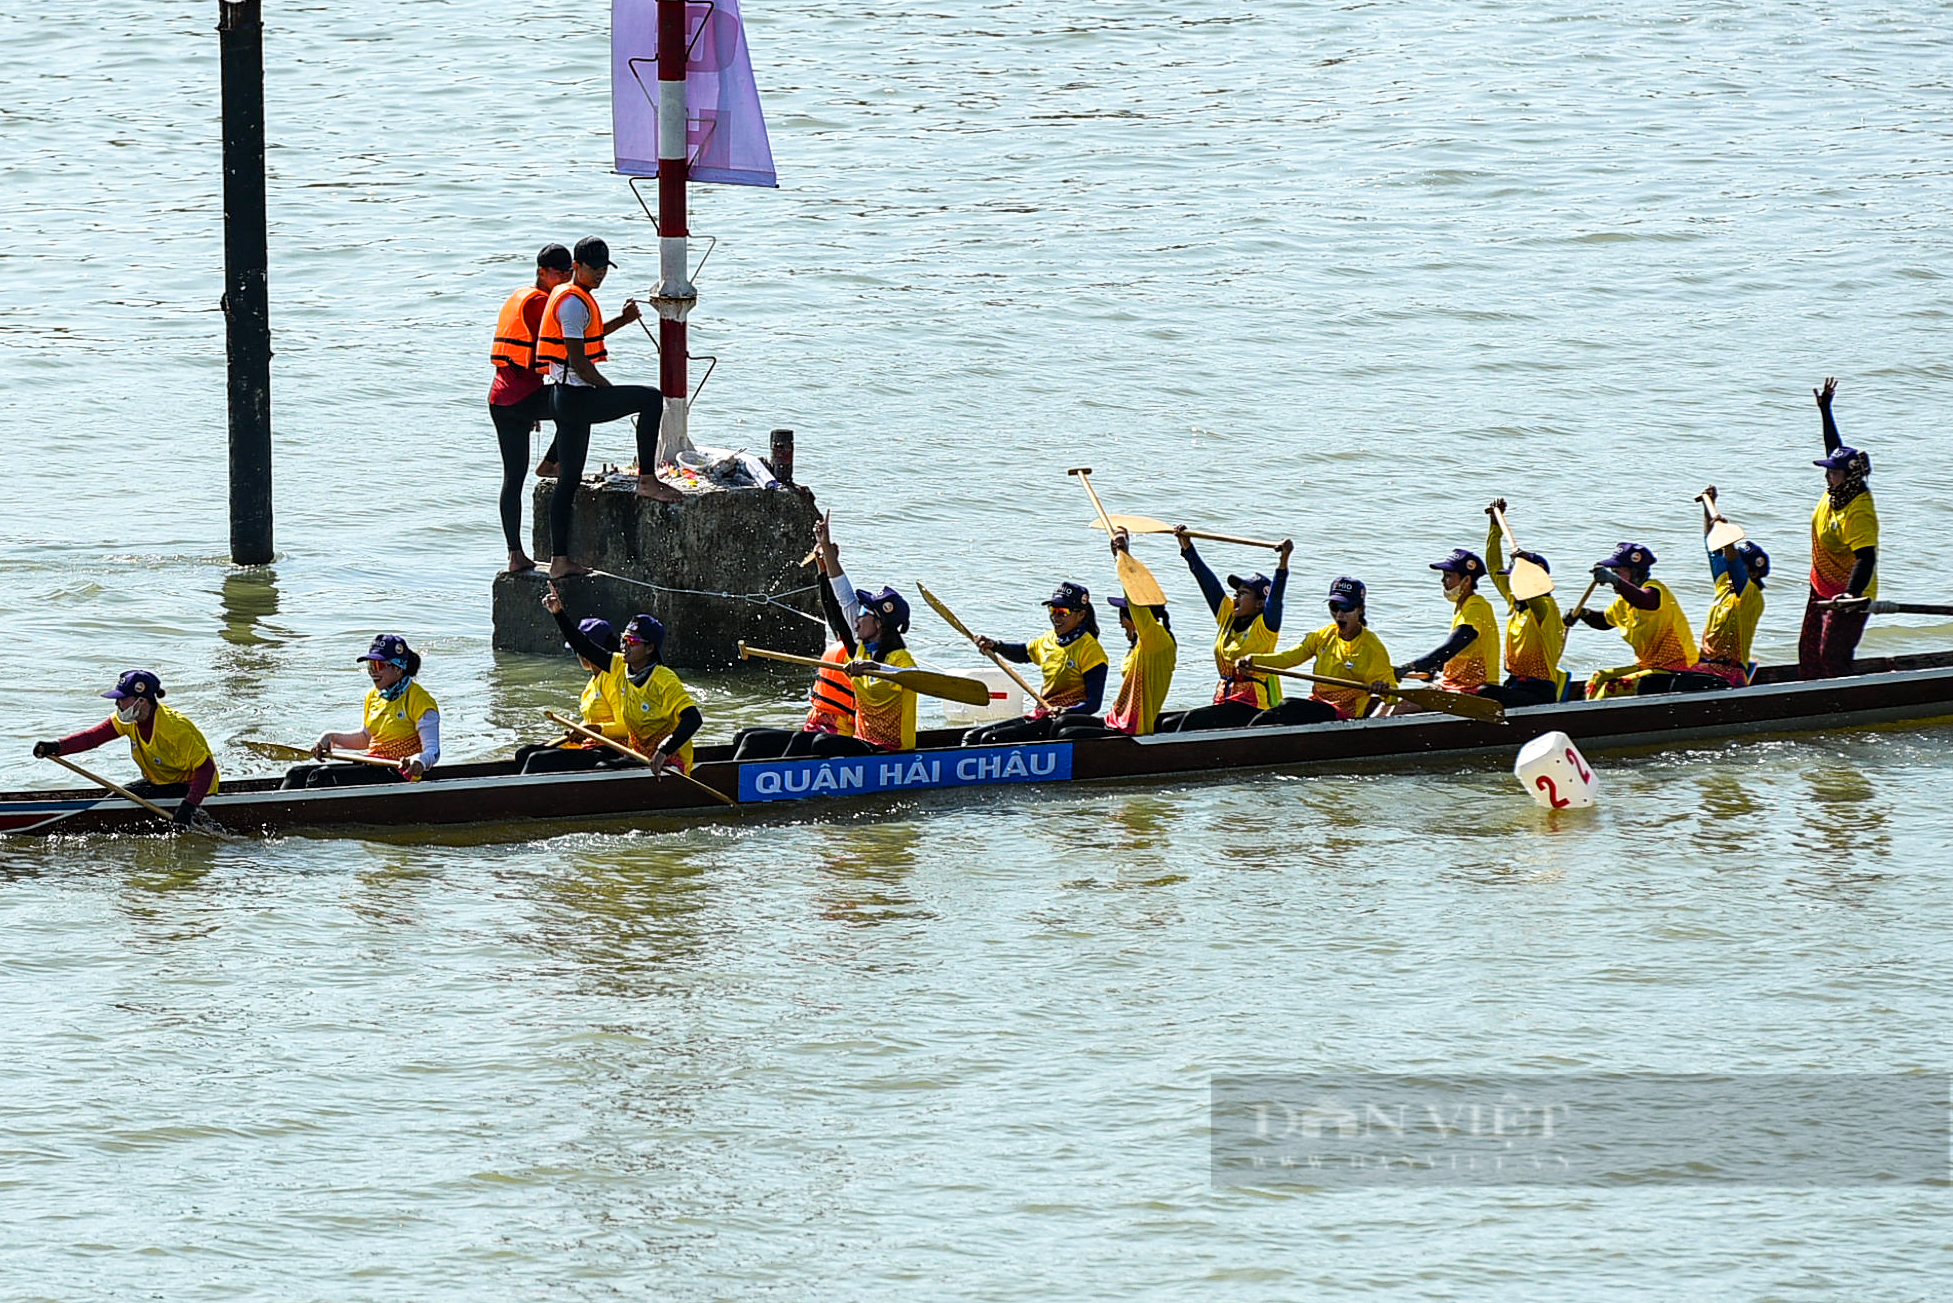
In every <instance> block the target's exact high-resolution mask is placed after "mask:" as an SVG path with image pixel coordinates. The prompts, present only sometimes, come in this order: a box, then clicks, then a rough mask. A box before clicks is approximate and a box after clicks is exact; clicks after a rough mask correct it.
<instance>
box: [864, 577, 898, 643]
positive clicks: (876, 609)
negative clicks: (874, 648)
mask: <svg viewBox="0 0 1953 1303" xmlns="http://www.w3.org/2000/svg"><path fill="white" fill-rule="evenodd" d="M854 599H855V601H857V602H860V603H861V609H862V610H863V611H865V612H866V613H867V614H869V615H872V616H874V617H875V618H876V619H877V620H880V621H881V622H882V623H883V624H886V625H891V626H893V627H894V629H895V632H897V633H907V632H908V631H909V603H908V599H907V598H905V597H903V596H902V594H900V593H898V592H896V591H895V590H894V589H893V588H890V587H889V586H888V585H886V584H883V585H882V586H881V588H879V589H877V590H876V591H875V592H872V593H871V592H869V591H868V590H867V589H865V588H857V589H855V590H854Z"/></svg>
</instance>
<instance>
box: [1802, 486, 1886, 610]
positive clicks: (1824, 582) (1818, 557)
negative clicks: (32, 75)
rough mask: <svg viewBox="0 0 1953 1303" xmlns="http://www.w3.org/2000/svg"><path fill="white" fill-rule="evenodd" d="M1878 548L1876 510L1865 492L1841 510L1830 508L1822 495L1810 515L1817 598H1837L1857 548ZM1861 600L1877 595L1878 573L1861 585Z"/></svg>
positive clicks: (1826, 499)
mask: <svg viewBox="0 0 1953 1303" xmlns="http://www.w3.org/2000/svg"><path fill="white" fill-rule="evenodd" d="M1877 546H1878V508H1876V507H1874V506H1873V505H1872V495H1871V492H1870V491H1869V490H1867V491H1866V492H1864V493H1861V494H1859V495H1858V496H1857V497H1855V498H1853V499H1852V500H1851V501H1850V502H1847V503H1845V505H1844V509H1843V510H1842V511H1840V510H1838V509H1837V508H1835V507H1833V506H1832V505H1831V495H1830V494H1829V493H1826V494H1825V495H1824V496H1823V497H1821V498H1819V499H1818V500H1817V509H1816V510H1814V511H1812V512H1811V587H1812V588H1813V589H1815V590H1816V591H1817V595H1818V596H1819V597H1838V596H1841V595H1843V593H1844V591H1845V581H1846V580H1848V579H1850V578H1851V570H1852V567H1853V566H1855V565H1857V564H1858V558H1857V557H1856V556H1855V555H1854V553H1856V552H1857V550H1858V549H1859V548H1861V547H1877ZM1860 596H1861V597H1877V596H1878V572H1877V571H1876V570H1874V571H1873V572H1872V582H1871V583H1869V584H1866V585H1865V591H1864V592H1863V593H1861V594H1860Z"/></svg>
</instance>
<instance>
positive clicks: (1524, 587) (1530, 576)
mask: <svg viewBox="0 0 1953 1303" xmlns="http://www.w3.org/2000/svg"><path fill="white" fill-rule="evenodd" d="M1506 583H1507V586H1508V587H1510V588H1511V589H1512V600H1513V601H1515V602H1530V601H1531V600H1532V599H1533V598H1535V597H1544V596H1546V594H1548V593H1550V592H1552V591H1553V576H1552V575H1550V574H1548V573H1547V572H1546V567H1545V566H1543V565H1541V564H1539V562H1537V561H1528V560H1526V559H1525V558H1524V557H1514V558H1513V559H1512V571H1511V573H1510V574H1509V575H1507V576H1506Z"/></svg>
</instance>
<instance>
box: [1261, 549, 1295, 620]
mask: <svg viewBox="0 0 1953 1303" xmlns="http://www.w3.org/2000/svg"><path fill="white" fill-rule="evenodd" d="M1294 551H1295V540H1294V539H1292V538H1285V539H1283V540H1282V545H1281V546H1280V547H1278V548H1276V549H1275V580H1274V582H1273V583H1272V584H1270V585H1269V587H1268V600H1267V601H1265V602H1263V603H1262V604H1261V622H1262V623H1263V624H1265V625H1267V626H1268V628H1269V631H1270V632H1272V633H1279V632H1280V631H1281V628H1282V594H1284V593H1286V592H1287V591H1288V558H1289V554H1290V553H1292V552H1294Z"/></svg>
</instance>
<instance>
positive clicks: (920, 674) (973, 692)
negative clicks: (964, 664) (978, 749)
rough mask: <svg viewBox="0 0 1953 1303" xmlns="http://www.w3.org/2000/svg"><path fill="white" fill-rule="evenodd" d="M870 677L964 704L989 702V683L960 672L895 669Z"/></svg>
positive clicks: (971, 704)
mask: <svg viewBox="0 0 1953 1303" xmlns="http://www.w3.org/2000/svg"><path fill="white" fill-rule="evenodd" d="M870 677H872V678H877V679H887V680H889V681H890V682H892V683H899V684H901V685H902V686H903V687H905V688H907V689H908V690H909V691H910V692H916V693H920V694H921V695H923V696H925V697H941V698H942V699H943V700H945V701H960V702H962V703H963V704H964V705H966V706H987V705H989V704H990V685H989V684H987V683H985V682H983V681H982V680H981V679H966V678H964V677H963V676H962V675H960V674H941V673H938V672H937V671H935V670H912V669H906V668H904V669H895V670H890V671H889V672H888V673H886V674H874V675H871V676H870Z"/></svg>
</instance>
